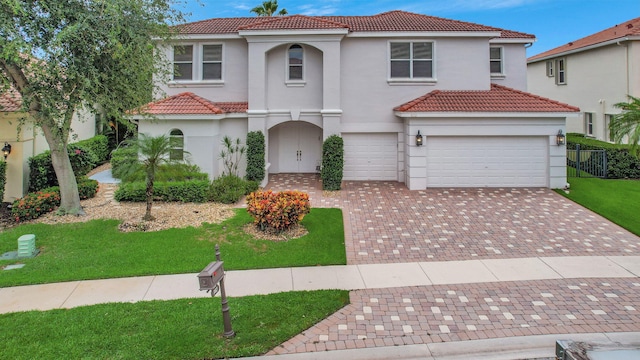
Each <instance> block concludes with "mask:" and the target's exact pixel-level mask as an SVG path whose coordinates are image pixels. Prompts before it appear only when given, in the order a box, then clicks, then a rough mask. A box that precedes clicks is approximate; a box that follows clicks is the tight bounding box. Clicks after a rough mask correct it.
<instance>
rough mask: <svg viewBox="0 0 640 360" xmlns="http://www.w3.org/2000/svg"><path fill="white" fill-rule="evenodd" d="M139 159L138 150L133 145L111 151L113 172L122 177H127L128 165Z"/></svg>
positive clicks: (114, 174) (116, 176) (115, 175)
mask: <svg viewBox="0 0 640 360" xmlns="http://www.w3.org/2000/svg"><path fill="white" fill-rule="evenodd" d="M137 161H138V151H137V150H136V148H135V147H133V146H126V147H121V148H118V149H116V150H113V151H112V152H111V160H110V163H111V174H112V175H113V177H115V178H118V179H122V178H123V177H125V175H126V173H127V171H128V167H129V166H130V165H131V164H132V163H135V162H137Z"/></svg>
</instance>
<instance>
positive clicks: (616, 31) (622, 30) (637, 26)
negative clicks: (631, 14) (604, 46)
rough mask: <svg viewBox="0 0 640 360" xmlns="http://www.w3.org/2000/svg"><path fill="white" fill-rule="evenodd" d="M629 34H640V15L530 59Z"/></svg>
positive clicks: (620, 37)
mask: <svg viewBox="0 0 640 360" xmlns="http://www.w3.org/2000/svg"><path fill="white" fill-rule="evenodd" d="M628 36H640V17H639V18H635V19H631V20H629V21H626V22H623V23H622V24H618V25H616V26H612V27H610V28H608V29H605V30H602V31H600V32H597V33H595V34H591V35H589V36H587V37H583V38H582V39H578V40H575V41H572V42H570V43H567V44H565V45H562V46H559V47H557V48H554V49H551V50H548V51H545V52H543V53H540V54H538V55H535V56H532V57H530V58H529V59H528V61H532V60H537V59H541V58H546V57H549V56H553V55H558V54H561V53H564V52H567V51H571V50H575V49H580V48H584V47H587V46H591V45H596V44H600V43H604V42H607V41H611V40H616V39H622V38H624V37H628Z"/></svg>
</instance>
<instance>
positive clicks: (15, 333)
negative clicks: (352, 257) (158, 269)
mask: <svg viewBox="0 0 640 360" xmlns="http://www.w3.org/2000/svg"><path fill="white" fill-rule="evenodd" d="M348 302H349V293H348V291H340V290H322V291H312V292H288V293H279V294H273V295H262V296H247V297H241V298H229V306H230V314H231V319H232V326H233V330H234V331H235V332H236V337H235V338H233V339H225V338H223V337H222V333H223V325H222V315H221V310H220V299H219V298H215V299H211V298H199V299H181V300H172V301H150V302H139V303H135V304H129V303H115V304H103V305H94V306H85V307H78V308H73V309H60V310H51V311H45V312H40V311H30V312H22V313H13V314H5V315H0V329H2V331H0V344H2V351H1V352H2V358H3V359H29V360H30V359H213V358H215V359H218V358H227V357H241V356H255V355H261V354H264V353H265V352H267V351H269V350H271V349H272V348H274V347H276V346H277V345H279V344H281V343H282V342H284V341H286V340H288V339H290V338H291V337H293V336H295V335H297V334H299V333H300V332H302V331H304V330H305V329H307V328H309V327H311V326H312V325H314V324H315V323H317V322H319V321H320V320H322V319H324V318H325V317H327V316H328V315H330V314H332V313H334V312H335V311H337V310H338V309H340V308H342V307H343V306H345V305H346V304H348Z"/></svg>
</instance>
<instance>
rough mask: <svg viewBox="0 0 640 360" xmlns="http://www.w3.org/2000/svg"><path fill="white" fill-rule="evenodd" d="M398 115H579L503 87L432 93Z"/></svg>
mask: <svg viewBox="0 0 640 360" xmlns="http://www.w3.org/2000/svg"><path fill="white" fill-rule="evenodd" d="M394 110H395V111H399V112H579V111H580V109H579V108H577V107H575V106H571V105H568V104H564V103H561V102H558V101H555V100H551V99H548V98H544V97H541V96H537V95H533V94H531V93H527V92H524V91H519V90H515V89H511V88H508V87H505V86H501V85H496V84H491V90H454V91H444V90H434V91H432V92H430V93H428V94H426V95H424V96H422V97H419V98H417V99H415V100H412V101H409V102H408V103H405V104H403V105H400V106H398V107H396V108H395V109H394Z"/></svg>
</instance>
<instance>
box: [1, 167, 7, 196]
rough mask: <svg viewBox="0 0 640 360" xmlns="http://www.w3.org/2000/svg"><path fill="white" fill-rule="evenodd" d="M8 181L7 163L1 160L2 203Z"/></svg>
mask: <svg viewBox="0 0 640 360" xmlns="http://www.w3.org/2000/svg"><path fill="white" fill-rule="evenodd" d="M6 183H7V163H6V162H4V161H0V203H1V202H2V199H4V186H5V184H6Z"/></svg>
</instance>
